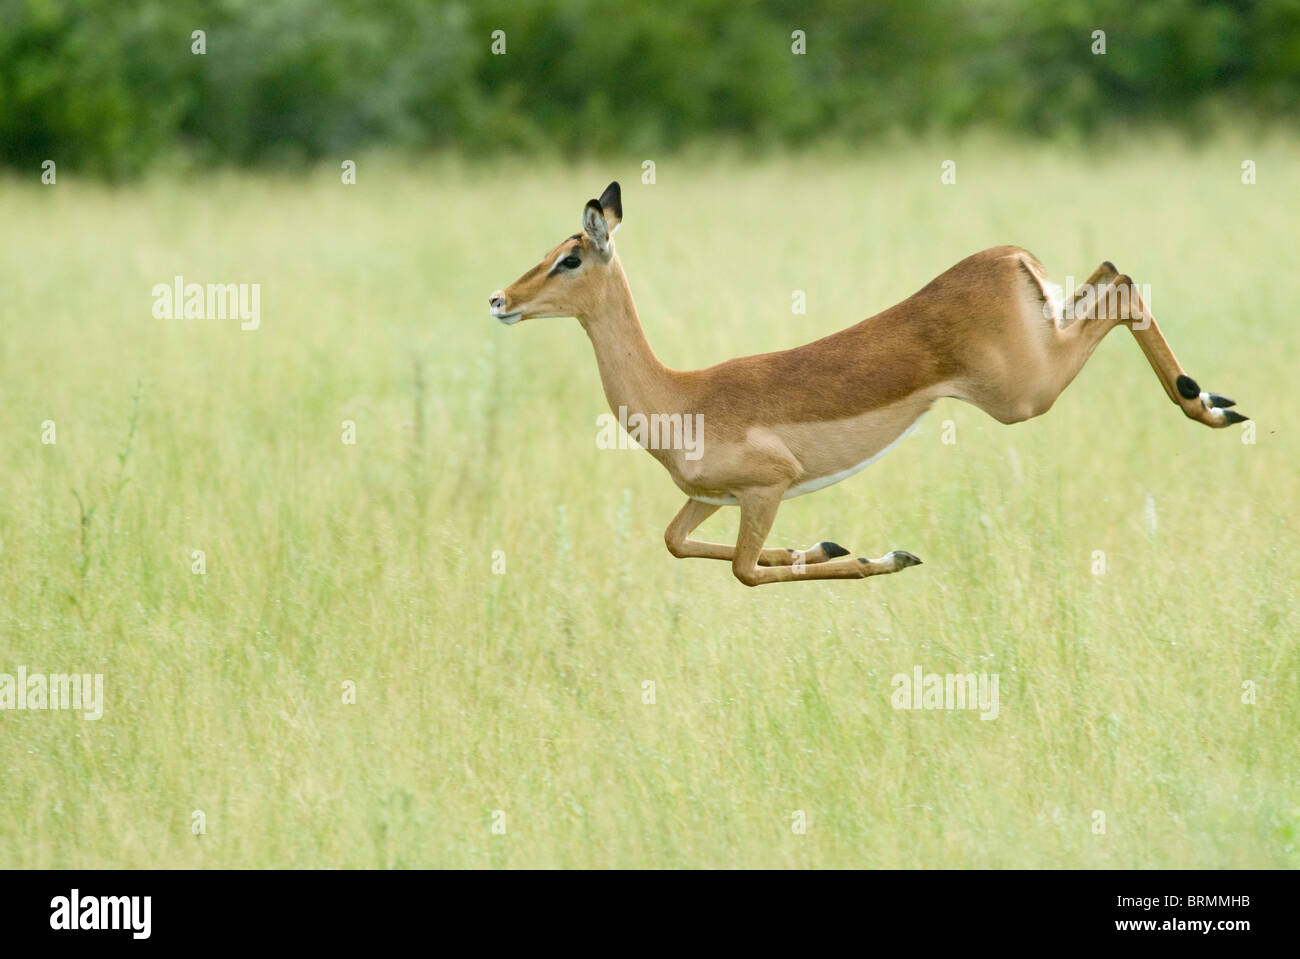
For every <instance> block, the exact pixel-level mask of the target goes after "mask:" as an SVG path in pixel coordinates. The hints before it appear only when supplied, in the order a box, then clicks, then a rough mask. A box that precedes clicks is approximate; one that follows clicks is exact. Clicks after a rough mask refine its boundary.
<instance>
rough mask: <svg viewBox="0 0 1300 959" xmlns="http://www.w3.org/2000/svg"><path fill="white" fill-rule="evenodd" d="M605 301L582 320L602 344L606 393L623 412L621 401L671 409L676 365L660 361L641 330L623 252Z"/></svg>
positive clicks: (637, 408) (641, 409)
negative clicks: (669, 402)
mask: <svg viewBox="0 0 1300 959" xmlns="http://www.w3.org/2000/svg"><path fill="white" fill-rule="evenodd" d="M610 271H611V273H612V274H613V275H612V276H611V278H610V282H609V284H608V286H607V288H606V295H605V296H604V297H603V298H602V302H601V304H600V306H599V307H598V308H597V309H596V310H594V311H593V312H592V313H590V314H588V315H586V316H580V317H578V322H579V323H581V324H582V328H583V329H584V330H586V331H587V336H588V337H590V339H591V345H592V346H593V347H594V348H595V350H596V365H597V367H598V368H599V369H600V382H601V385H602V386H604V388H605V399H606V400H607V401H608V402H609V406H610V409H612V410H613V411H614V413H615V414H616V415H617V413H618V408H619V407H620V406H626V407H627V409H628V412H629V413H649V412H665V411H666V405H665V401H666V400H667V397H666V395H665V393H666V390H667V389H668V387H669V381H670V379H671V376H672V371H671V370H669V369H668V367H666V366H664V365H663V364H662V363H660V362H659V358H658V357H657V356H655V354H654V350H652V349H651V348H650V343H649V342H648V341H647V340H646V338H645V333H644V332H642V330H641V321H640V320H639V319H638V318H637V315H636V304H635V303H633V302H632V290H631V289H630V288H629V287H628V285H627V277H626V276H625V275H624V273H623V266H622V264H621V263H619V261H618V259H617V257H616V258H615V259H614V260H613V262H612V263H610Z"/></svg>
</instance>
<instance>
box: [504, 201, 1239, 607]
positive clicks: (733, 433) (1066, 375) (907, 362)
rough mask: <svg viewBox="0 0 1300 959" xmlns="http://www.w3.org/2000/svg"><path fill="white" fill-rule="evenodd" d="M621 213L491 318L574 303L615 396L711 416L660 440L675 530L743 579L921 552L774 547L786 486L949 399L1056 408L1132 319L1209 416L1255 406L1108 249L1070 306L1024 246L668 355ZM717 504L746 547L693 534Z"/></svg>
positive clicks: (1034, 411) (525, 315) (802, 483)
mask: <svg viewBox="0 0 1300 959" xmlns="http://www.w3.org/2000/svg"><path fill="white" fill-rule="evenodd" d="M622 219H623V204H622V197H621V193H620V190H619V185H618V183H611V184H610V185H609V187H608V188H607V189H606V190H605V192H604V194H603V195H602V196H601V197H600V199H599V200H591V201H590V202H588V203H587V206H586V209H585V210H584V211H583V215H582V232H580V233H575V234H573V235H572V236H570V237H568V238H567V239H566V240H564V241H563V242H562V243H560V244H559V245H558V246H556V247H555V248H554V249H552V250H551V251H550V252H549V253H547V254H546V256H545V257H544V258H543V259H542V261H541V262H540V263H539V264H537V266H535V267H533V268H532V269H531V270H529V271H528V272H527V273H525V274H524V275H523V276H521V277H520V278H519V279H517V280H516V281H515V282H514V283H512V284H511V285H510V286H509V287H508V288H506V289H505V290H498V291H497V292H495V293H493V294H492V296H491V298H490V301H489V303H490V306H491V312H492V315H493V316H494V317H496V318H497V319H498V320H500V321H501V322H502V323H506V324H514V323H518V322H519V321H520V320H528V319H533V318H536V317H551V316H572V317H576V318H577V319H578V322H579V323H581V324H582V327H583V329H584V330H586V331H587V336H588V337H590V338H591V343H592V346H593V347H594V348H595V351H596V364H597V366H598V367H599V369H600V379H601V383H602V385H603V386H604V389H605V397H606V399H607V400H608V401H609V405H610V408H611V409H614V410H616V411H619V410H623V411H632V413H633V414H638V413H639V414H641V416H642V417H644V418H646V419H649V418H651V417H656V416H658V417H673V416H681V417H685V416H689V415H696V416H702V417H703V419H702V423H703V426H704V438H703V442H702V444H701V445H700V447H699V449H698V450H696V455H695V457H694V458H691V457H688V456H687V455H686V453H685V451H684V450H681V449H667V448H651V449H650V453H651V455H653V456H654V457H655V458H656V459H657V460H659V462H660V463H662V464H663V466H664V467H665V468H666V469H667V470H668V472H669V474H670V475H671V476H672V478H673V482H675V483H676V484H677V486H678V487H679V488H680V489H681V490H682V492H684V493H685V494H686V496H687V500H686V505H685V506H683V507H682V509H681V511H680V512H679V513H678V514H677V516H676V517H675V518H674V519H673V521H672V522H671V523H669V524H668V529H667V531H666V532H665V534H664V539H665V541H666V543H667V545H668V550H669V552H671V553H672V554H673V555H674V556H677V557H699V558H704V559H722V560H730V562H731V569H732V572H733V573H734V574H735V576H736V578H737V579H739V580H740V581H741V582H742V583H744V584H745V585H747V586H756V585H759V584H761V583H783V582H789V581H790V580H795V579H860V578H862V577H865V576H875V575H877V574H879V573H896V572H898V571H899V570H901V569H905V568H907V567H908V566H915V565H917V564H918V563H920V562H921V561H920V560H919V559H917V557H915V556H914V555H912V554H911V553H909V552H907V551H905V550H893V551H892V552H889V553H887V554H885V555H884V556H882V557H880V558H879V559H866V558H856V559H855V558H851V557H849V551H848V550H846V549H844V548H843V547H841V546H839V545H838V544H836V543H832V542H821V543H818V544H817V545H816V546H814V547H812V548H810V549H808V550H792V549H774V548H771V547H764V545H763V544H764V541H765V540H766V539H767V535H768V532H769V531H770V530H771V528H772V522H773V520H774V519H775V518H776V512H777V509H778V508H779V507H780V505H781V501H782V500H784V499H789V498H791V497H793V496H801V495H803V494H804V493H811V492H812V491H814V490H819V489H822V488H823V487H826V486H830V485H831V484H832V483H838V482H839V481H840V480H842V479H844V478H846V477H848V476H851V475H853V474H854V473H856V472H858V471H859V470H861V469H863V468H864V467H866V466H868V465H870V464H871V463H873V462H874V461H875V460H877V459H879V458H880V457H881V456H883V455H884V454H885V453H886V452H888V451H889V450H890V449H891V448H892V447H893V446H894V445H895V444H896V443H898V441H899V440H900V439H902V437H903V436H904V435H906V434H907V432H909V431H910V429H911V428H912V427H913V426H914V425H915V424H916V421H917V420H918V419H919V418H920V417H921V415H922V414H923V413H925V411H926V410H928V409H929V408H930V406H931V405H932V404H933V403H934V402H935V400H938V399H940V398H941V397H946V396H952V397H956V398H958V399H961V400H965V401H966V402H968V403H972V404H974V405H975V406H978V407H979V408H980V409H982V410H984V411H985V412H986V413H988V414H989V415H990V416H992V417H993V418H994V419H996V420H998V421H999V422H1002V423H1018V422H1021V421H1022V420H1027V419H1029V418H1030V417H1034V416H1038V415H1039V414H1041V413H1045V412H1046V411H1047V410H1048V409H1049V408H1050V407H1051V405H1052V403H1053V402H1054V401H1055V400H1056V398H1057V397H1058V396H1060V395H1061V391H1062V390H1064V389H1065V387H1066V386H1068V385H1069V383H1070V381H1071V380H1073V379H1074V377H1075V375H1076V374H1077V373H1078V372H1079V370H1080V368H1081V367H1082V366H1083V364H1084V363H1085V362H1086V361H1087V359H1088V357H1089V356H1091V355H1092V352H1093V350H1095V349H1096V348H1097V344H1098V343H1100V342H1101V338H1102V337H1103V336H1105V335H1106V334H1107V333H1109V332H1110V331H1111V330H1112V329H1114V328H1115V327H1116V326H1118V325H1119V324H1121V323H1126V324H1127V325H1128V327H1129V329H1130V330H1131V331H1132V333H1133V336H1134V337H1135V338H1136V339H1137V342H1138V346H1140V347H1141V348H1142V352H1143V353H1145V354H1146V358H1147V360H1148V361H1149V362H1150V364H1151V367H1152V369H1153V370H1155V373H1156V376H1157V378H1159V380H1160V385H1161V386H1163V387H1164V390H1165V393H1166V394H1167V395H1168V396H1169V399H1170V400H1172V401H1173V402H1174V403H1175V404H1176V405H1177V406H1178V407H1180V408H1181V409H1182V411H1183V413H1184V414H1185V415H1186V416H1188V417H1189V418H1190V419H1193V420H1197V421H1198V422H1201V423H1204V424H1205V425H1206V426H1210V427H1215V428H1221V427H1225V426H1228V425H1230V424H1232V423H1239V422H1241V421H1243V420H1245V419H1246V417H1244V416H1242V415H1241V414H1240V413H1237V412H1235V411H1233V410H1231V409H1228V407H1231V406H1233V405H1234V404H1233V401H1232V400H1229V399H1226V398H1225V397H1222V396H1219V395H1218V394H1217V393H1206V392H1202V390H1201V388H1200V387H1199V386H1197V384H1196V381H1195V380H1193V379H1192V378H1191V377H1189V376H1188V375H1187V374H1186V373H1184V372H1183V370H1182V367H1180V366H1179V365H1178V361H1177V360H1176V359H1175V358H1174V354H1173V351H1172V350H1170V348H1169V344H1168V343H1167V342H1165V338H1164V337H1163V336H1162V335H1161V333H1160V330H1159V328H1158V327H1157V326H1156V324H1155V321H1154V320H1153V319H1152V318H1151V314H1150V313H1149V312H1148V310H1147V308H1146V305H1145V304H1144V303H1143V302H1142V300H1141V298H1140V297H1139V296H1138V294H1137V288H1136V286H1135V285H1134V284H1133V281H1132V280H1131V279H1130V278H1129V277H1128V276H1124V275H1121V274H1120V273H1119V272H1118V271H1117V270H1116V269H1115V267H1114V266H1112V265H1111V264H1110V263H1109V262H1106V263H1102V264H1101V266H1099V267H1098V268H1097V269H1096V270H1095V271H1094V272H1093V274H1092V276H1091V277H1089V279H1088V282H1087V283H1086V284H1084V285H1083V286H1082V287H1080V288H1079V290H1078V291H1077V292H1076V293H1075V295H1074V296H1073V297H1072V299H1071V302H1070V303H1069V304H1066V303H1064V302H1063V297H1062V292H1061V288H1060V287H1059V286H1057V285H1056V284H1054V283H1052V282H1051V281H1050V280H1048V278H1047V275H1046V273H1045V272H1044V270H1043V266H1042V264H1041V263H1039V262H1038V260H1037V259H1035V258H1034V257H1033V256H1032V255H1031V254H1029V253H1028V252H1026V251H1025V250H1022V249H1020V248H1019V247H1015V246H997V247H993V248H992V249H988V250H985V251H983V252H982V253H976V254H974V255H973V256H969V257H967V258H966V259H964V260H962V261H961V262H960V263H958V264H957V265H956V266H954V267H952V268H951V269H949V270H948V271H947V272H946V273H943V274H941V275H940V276H938V277H937V278H935V279H934V280H932V281H931V282H930V283H929V284H928V285H927V286H925V287H924V288H923V289H921V290H920V291H919V292H917V293H915V294H913V295H912V296H910V297H908V298H907V299H906V300H904V301H903V302H901V303H899V304H897V305H896V306H892V307H890V308H889V309H887V310H885V311H884V312H881V313H877V314H876V315H875V316H873V317H870V318H869V319H865V320H863V321H862V322H861V323H858V324H856V325H854V326H850V327H849V328H848V329H845V330H841V331H839V332H838V333H833V334H831V335H830V336H827V337H824V338H823V339H820V340H817V341H816V342H814V343H809V344H807V345H806V346H800V347H797V348H795V349H791V350H782V351H780V352H776V353H764V354H761V355H758V356H745V357H741V358H739V359H734V360H729V361H727V362H725V363H720V364H718V365H717V366H712V367H709V368H708V369H705V370H693V371H682V370H672V369H669V368H668V367H666V366H664V365H663V364H662V363H660V362H659V360H658V358H656V356H655V354H654V351H653V350H651V349H650V344H649V343H648V342H646V338H645V334H644V333H643V332H642V331H641V324H640V321H639V320H638V319H637V313H636V307H635V305H634V304H633V302H632V293H631V291H630V289H629V288H628V283H627V278H626V276H624V274H623V266H622V264H621V263H620V262H619V258H618V255H617V253H616V252H615V250H614V239H613V234H614V231H615V230H616V229H617V228H618V226H619V223H620V222H621V221H622ZM620 421H621V422H622V421H623V420H620ZM720 506H739V507H740V532H739V535H738V536H737V538H736V544H735V545H734V546H728V545H726V544H723V543H708V542H702V541H700V540H695V539H691V533H692V532H693V531H694V530H695V528H696V527H698V526H699V525H700V524H701V523H702V522H704V520H706V519H707V518H708V517H709V516H711V515H712V514H713V513H714V512H716V511H717V509H718V507H720Z"/></svg>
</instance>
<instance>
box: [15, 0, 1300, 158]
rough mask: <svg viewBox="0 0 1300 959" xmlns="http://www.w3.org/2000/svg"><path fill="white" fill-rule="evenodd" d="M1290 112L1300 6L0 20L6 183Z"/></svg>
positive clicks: (144, 9)
mask: <svg viewBox="0 0 1300 959" xmlns="http://www.w3.org/2000/svg"><path fill="white" fill-rule="evenodd" d="M196 29H202V30H204V31H205V32H206V43H207V52H206V54H205V55H204V56H196V55H194V54H192V53H191V42H192V41H191V33H192V31H194V30H196ZM796 29H799V30H803V31H804V32H805V34H806V37H807V40H806V43H807V52H806V54H804V55H803V56H796V55H794V54H792V52H791V42H792V41H791V33H792V31H794V30H796ZM494 30H504V31H505V35H506V45H507V47H506V49H507V52H506V54H505V55H504V56H497V55H493V54H492V52H491V49H490V47H491V34H492V32H493V31H494ZM1094 30H1104V31H1105V32H1106V53H1105V55H1096V54H1094V53H1093V52H1092V50H1091V47H1092V44H1093V40H1092V32H1093V31H1094ZM1297 102H1300V0H1271V2H1268V3H1263V2H1260V3H1255V2H1251V0H1235V2H1227V0H1165V2H1162V3H1160V4H1158V5H1157V4H1151V5H1131V4H1129V3H1127V2H1122V0H1100V2H1093V3H1081V2H1072V0H1070V2H1066V0H1062V2H1053V3H1043V2H1040V0H1007V2H1002V3H993V2H981V0H975V2H971V0H964V2H957V0H931V2H916V0H874V2H872V3H863V2H861V0H772V2H767V3H757V2H744V0H739V2H738V0H683V2H678V3H672V4H662V5H657V4H652V3H641V4H635V5H634V4H628V5H622V4H615V3H610V2H609V0H602V2H595V0H537V2H531V3H530V2H523V0H479V2H472V3H471V2H450V0H449V2H438V0H434V2H421V0H375V2H366V0H211V2H200V0H135V2H125V0H0V163H3V164H6V165H9V166H17V167H22V168H25V169H32V168H34V167H35V166H38V165H39V163H40V161H41V160H43V159H49V158H53V159H56V160H58V161H59V162H60V163H64V164H68V165H69V166H73V167H80V168H84V169H91V170H95V171H98V172H101V173H104V174H106V175H110V176H118V175H129V174H132V173H135V172H138V171H139V170H141V169H142V168H144V167H145V166H146V165H147V164H148V163H149V162H150V161H151V160H153V159H154V158H156V157H158V156H160V155H163V154H165V153H167V152H168V151H170V150H173V149H176V148H181V149H184V150H186V151H187V152H189V153H191V154H193V155H195V156H197V157H199V158H200V159H203V160H208V161H212V162H233V163H256V162H262V161H267V160H275V161H281V162H282V161H285V160H299V159H310V158H315V157H321V156H330V155H335V156H336V155H338V154H340V153H341V152H345V151H346V152H348V153H353V152H355V151H357V150H359V149H362V148H365V147H368V146H373V145H378V144H386V143H392V144H405V145H415V146H450V147H454V148H458V149H461V150H465V151H468V152H475V151H489V150H502V149H513V150H520V149H522V150H531V149H536V148H538V147H541V146H547V145H549V146H554V147H558V148H564V149H574V148H577V149H591V150H607V149H615V148H631V147H637V148H647V147H654V148H665V147H668V148H671V147H673V146H678V145H681V144H682V143H684V142H686V141H688V140H691V139H693V138H696V137H699V136H701V135H705V136H709V135H719V136H725V137H732V138H737V139H740V140H742V141H746V142H753V143H758V144H762V143H767V142H783V143H787V144H792V145H798V144H806V143H813V142H817V141H820V140H823V139H825V138H845V139H850V140H854V139H862V138H867V137H871V136H873V135H878V134H879V133H881V132H882V131H885V130H890V129H895V128H898V129H905V130H925V129H940V130H952V129H959V128H962V127H965V126H968V125H972V124H987V125H992V126H999V127H1006V128H1013V129H1021V130H1027V131H1032V132H1035V133H1053V132H1057V131H1060V130H1064V129H1075V130H1083V131H1087V130H1089V129H1090V128H1093V127H1095V126H1096V125H1097V124H1099V123H1101V122H1103V121H1104V120H1105V119H1107V118H1119V119H1135V120H1140V121H1144V122H1148V123H1174V124H1193V123H1197V122H1199V121H1202V120H1204V119H1205V117H1206V116H1207V115H1208V114H1209V113H1211V112H1212V111H1214V110H1215V109H1218V110H1219V111H1220V112H1223V111H1225V110H1226V109H1231V110H1232V111H1235V112H1237V113H1243V112H1244V113H1247V114H1255V115H1259V116H1261V117H1272V116H1278V115H1282V114H1283V113H1284V111H1288V110H1294V107H1295V105H1296V103H1297Z"/></svg>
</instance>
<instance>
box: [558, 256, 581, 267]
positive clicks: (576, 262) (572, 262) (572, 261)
mask: <svg viewBox="0 0 1300 959" xmlns="http://www.w3.org/2000/svg"><path fill="white" fill-rule="evenodd" d="M560 266H562V267H564V268H565V269H566V270H576V269H577V268H578V267H580V266H582V260H580V259H578V258H577V257H576V256H566V257H565V258H564V259H563V260H561V261H560Z"/></svg>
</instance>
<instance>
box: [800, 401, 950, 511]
mask: <svg viewBox="0 0 1300 959" xmlns="http://www.w3.org/2000/svg"><path fill="white" fill-rule="evenodd" d="M924 415H925V414H924V413H922V414H921V416H924ZM920 422H921V417H920V416H918V417H917V418H916V419H915V420H913V421H912V424H911V425H910V426H908V427H907V429H905V430H903V432H901V433H899V434H898V435H897V436H895V437H894V438H893V439H892V440H890V441H889V443H887V444H886V445H885V448H884V449H882V450H881V451H880V452H878V453H873V454H871V455H870V456H868V457H867V458H866V459H864V460H863V461H862V462H861V463H857V464H855V465H853V466H850V467H848V468H847V469H842V470H840V471H839V472H838V473H831V474H830V475H828V476H818V477H816V478H814V479H809V480H804V481H803V482H802V483H799V484H798V485H797V486H791V487H790V488H789V489H788V490H786V492H785V495H784V496H782V497H781V499H793V498H794V497H796V496H802V495H803V494H804V493H812V492H815V491H816V490H819V489H825V488H826V487H827V486H833V485H834V484H836V483H838V482H839V481H840V480H846V479H848V478H849V477H850V476H852V475H853V474H854V473H858V472H861V471H862V470H864V469H866V468H867V467H868V466H870V465H871V464H872V463H874V462H875V461H876V460H878V459H880V458H881V457H882V456H884V455H885V454H886V453H888V452H889V451H890V450H892V449H893V448H894V447H895V446H897V445H898V444H899V443H901V442H902V441H903V440H904V439H906V438H907V437H908V436H909V435H911V433H912V431H913V430H915V429H916V426H917V424H918V423H920Z"/></svg>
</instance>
